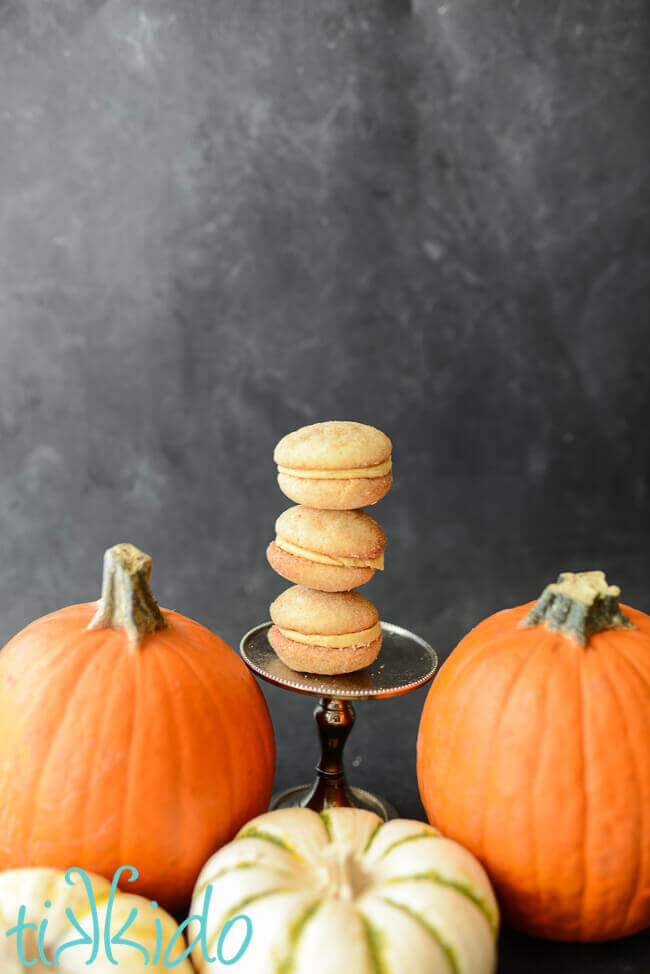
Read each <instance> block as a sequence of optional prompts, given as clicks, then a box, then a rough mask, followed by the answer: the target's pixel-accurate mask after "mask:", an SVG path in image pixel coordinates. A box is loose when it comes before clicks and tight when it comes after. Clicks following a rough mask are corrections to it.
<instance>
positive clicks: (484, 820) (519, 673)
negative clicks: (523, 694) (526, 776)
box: [479, 639, 545, 861]
mask: <svg viewBox="0 0 650 974" xmlns="http://www.w3.org/2000/svg"><path fill="white" fill-rule="evenodd" d="M544 648H545V647H544V645H543V641H542V640H541V639H540V640H539V644H538V645H537V646H536V648H535V649H532V650H531V652H530V653H529V654H528V656H525V657H524V658H523V659H522V660H521V665H520V666H519V669H518V670H517V672H516V673H515V675H514V677H513V678H512V680H511V682H510V685H509V686H508V688H507V690H506V692H505V694H504V697H503V700H502V702H501V707H500V710H499V715H498V717H497V721H496V724H495V725H494V727H493V728H491V730H490V733H491V735H492V736H493V737H494V738H495V739H496V740H500V728H501V724H502V722H503V717H504V714H505V712H506V710H507V708H508V704H509V703H510V701H511V699H512V697H513V696H514V692H515V687H516V686H517V683H518V682H519V680H520V679H521V677H522V676H523V674H524V671H525V670H526V667H527V666H528V664H529V663H530V662H531V661H532V660H533V659H534V658H535V656H536V654H537V653H538V652H540V651H543V650H544ZM486 732H487V728H486ZM494 765H495V761H494V753H493V754H492V755H491V760H490V762H489V765H488V777H487V785H486V793H485V800H484V803H483V811H482V821H481V829H480V832H481V843H480V848H481V853H480V857H479V858H481V859H482V860H484V861H487V859H488V857H487V856H486V855H485V850H486V848H487V845H486V832H487V810H488V808H489V806H490V792H491V791H492V787H493V778H494Z"/></svg>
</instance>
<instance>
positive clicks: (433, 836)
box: [377, 832, 438, 862]
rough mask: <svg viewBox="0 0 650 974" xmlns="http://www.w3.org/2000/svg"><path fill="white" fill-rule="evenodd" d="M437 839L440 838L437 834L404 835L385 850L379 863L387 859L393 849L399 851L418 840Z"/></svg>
mask: <svg viewBox="0 0 650 974" xmlns="http://www.w3.org/2000/svg"><path fill="white" fill-rule="evenodd" d="M436 838H438V836H437V835H436V833H435V832H417V833H416V834H415V835H404V836H402V838H401V839H395V841H394V842H391V844H390V845H389V846H387V847H386V848H385V849H384V851H383V852H382V854H381V855H380V856H378V858H377V862H381V860H382V859H385V858H386V856H387V855H388V854H389V852H392V851H393V849H397V847H398V846H401V845H404V844H405V843H406V842H415V840H416V839H436Z"/></svg>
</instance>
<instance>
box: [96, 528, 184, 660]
mask: <svg viewBox="0 0 650 974" xmlns="http://www.w3.org/2000/svg"><path fill="white" fill-rule="evenodd" d="M151 565H152V562H151V558H150V557H149V555H145V554H144V552H142V551H140V550H139V549H138V548H136V547H135V545H132V544H116V545H115V546H114V547H113V548H109V549H108V551H106V553H105V555H104V576H103V578H102V595H101V598H100V600H99V604H98V606H97V612H96V613H95V615H94V617H93V619H92V621H91V623H90V625H89V626H88V628H89V629H123V630H124V632H125V633H126V634H127V635H128V637H129V642H130V644H131V646H139V645H140V643H141V642H142V639H143V637H144V636H145V635H147V633H150V632H156V631H157V630H158V629H164V628H165V627H166V625H167V623H166V621H165V617H164V616H163V614H162V612H161V611H160V607H159V605H158V603H157V602H156V600H155V598H154V597H153V593H152V591H151V588H150V586H149V579H150V578H151Z"/></svg>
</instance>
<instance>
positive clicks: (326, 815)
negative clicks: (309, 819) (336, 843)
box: [318, 812, 334, 842]
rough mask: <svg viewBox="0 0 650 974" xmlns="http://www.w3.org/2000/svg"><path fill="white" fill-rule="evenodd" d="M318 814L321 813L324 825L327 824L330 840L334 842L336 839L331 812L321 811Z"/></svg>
mask: <svg viewBox="0 0 650 974" xmlns="http://www.w3.org/2000/svg"><path fill="white" fill-rule="evenodd" d="M318 814H319V815H320V817H321V819H322V822H323V825H324V826H325V831H326V832H327V837H328V839H329V840H330V842H332V841H333V840H334V829H333V827H332V817H331V815H330V813H329V812H319V813H318Z"/></svg>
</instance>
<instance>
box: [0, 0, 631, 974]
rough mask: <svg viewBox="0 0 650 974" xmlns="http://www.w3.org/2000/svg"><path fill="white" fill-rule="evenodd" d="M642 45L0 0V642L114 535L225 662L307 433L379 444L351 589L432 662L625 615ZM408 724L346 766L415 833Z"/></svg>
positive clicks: (58, 593) (262, 593)
mask: <svg viewBox="0 0 650 974" xmlns="http://www.w3.org/2000/svg"><path fill="white" fill-rule="evenodd" d="M647 43H648V8H647V5H646V4H645V3H644V2H643V0H618V2H617V3H613V2H601V3H594V2H592V0H574V2H572V3H570V4H569V3H566V2H565V0H549V2H547V3H544V4H540V3H539V2H537V0H522V2H519V3H517V2H514V0H512V2H506V0H494V2H491V3H489V4H486V3H481V2H479V0H439V2H434V3H429V2H425V0H415V2H413V3H412V4H409V3H408V2H403V0H402V2H400V0H358V2H357V3H355V4H348V3H343V2H341V0H339V2H332V0H323V2H319V3H315V2H314V3H305V2H298V3H289V4H288V3H286V2H285V3H283V2H280V0H268V2H266V3H261V2H259V0H258V2H252V0H222V2H218V0H174V2H171V0H155V2H154V0H149V2H143V0H110V2H104V3H102V2H101V0H88V2H83V0H57V2H56V3H45V2H42V0H4V2H0V131H1V138H0V193H1V205H0V329H1V333H0V339H1V344H0V354H1V362H2V383H1V384H0V451H1V452H0V458H1V459H0V465H1V481H0V532H1V533H0V538H1V543H2V553H3V558H2V561H1V563H0V566H1V567H0V607H1V609H2V615H1V617H0V639H2V640H4V639H6V638H8V637H9V636H10V635H11V634H12V633H13V632H15V631H16V630H17V629H19V628H20V627H22V626H23V625H24V624H25V623H26V622H27V621H29V620H30V619H32V618H34V617H35V616H38V615H40V614H41V613H44V612H47V611H49V610H51V609H54V608H56V607H58V606H60V605H62V604H65V603H69V602H74V601H80V600H86V599H93V598H95V597H96V596H97V594H98V592H99V572H100V564H101V553H102V551H103V549H104V548H105V547H106V546H108V545H109V544H112V543H114V542H116V541H119V540H131V541H133V542H135V543H137V544H138V545H140V546H141V547H142V548H144V549H145V550H147V551H149V552H150V553H151V554H152V555H153V557H154V583H155V589H156V592H157V594H158V596H159V598H160V599H161V601H162V602H163V604H166V605H168V606H171V607H175V608H180V609H181V610H182V611H183V612H185V613H186V614H187V615H190V616H193V617H195V618H197V619H199V620H201V621H202V622H204V623H206V624H207V625H209V626H211V627H212V628H214V629H215V630H216V631H218V632H219V633H220V634H221V635H223V636H224V637H225V638H226V639H228V640H229V641H230V642H231V644H233V645H236V643H237V641H238V639H239V636H240V635H241V634H242V633H243V632H244V631H245V630H246V629H248V628H250V626H252V625H254V624H255V623H257V622H261V621H263V620H264V619H265V618H266V617H267V606H268V603H269V602H270V601H271V599H272V598H273V597H274V596H275V595H276V594H277V593H278V592H279V591H280V590H281V588H282V582H280V581H278V579H277V578H276V577H274V575H273V573H272V572H271V571H270V570H269V569H268V568H267V567H266V565H265V561H264V548H265V544H266V542H267V541H268V540H269V538H270V537H271V534H272V526H273V520H274V518H275V516H277V514H279V513H280V511H281V510H283V508H284V507H285V506H286V505H287V501H286V500H285V499H283V497H282V495H281V494H280V492H279V491H278V490H277V488H276V487H275V485H274V471H273V465H272V462H271V453H272V449H273V445H274V443H275V441H276V440H277V439H278V438H279V436H280V435H281V434H283V433H285V432H286V431H288V430H290V429H293V428H296V427H298V426H300V425H302V424H304V423H307V422H311V421H314V420H318V419H324V418H354V419H359V420H363V421H369V422H372V423H375V424H376V425H378V426H381V427H382V428H384V429H385V430H386V431H387V432H388V433H389V434H390V435H391V436H392V437H393V439H394V441H395V473H396V481H395V486H394V489H393V491H392V492H391V494H390V495H389V497H388V498H387V499H386V500H385V501H383V502H382V503H381V504H380V505H378V506H377V508H375V509H374V510H373V514H375V515H376V516H377V517H378V518H379V519H380V520H381V522H382V524H383V525H384V527H385V530H386V532H387V534H388V536H389V539H390V542H389V549H388V557H387V570H386V572H385V574H384V575H383V576H381V577H380V578H377V579H376V580H373V582H372V583H371V584H370V585H369V586H368V587H367V593H368V594H369V595H370V597H371V598H373V599H374V600H375V601H376V602H377V603H378V605H379V607H380V611H381V615H382V618H384V619H388V620H390V621H392V622H395V623H397V624H402V625H404V626H407V627H409V628H412V629H414V630H415V631H418V632H420V633H421V634H422V635H423V636H424V637H425V638H427V639H428V640H429V641H430V642H432V644H433V645H434V647H435V648H436V649H437V650H438V651H439V653H440V654H441V656H443V657H444V656H445V655H446V654H447V653H448V652H449V650H450V649H451V648H452V647H453V645H454V644H455V642H456V641H457V640H458V638H459V637H460V636H461V635H462V634H463V632H465V631H466V630H467V629H468V628H469V627H470V626H471V625H472V624H474V623H475V622H477V621H478V620H479V619H480V618H481V617H483V616H485V615H486V614H488V613H489V612H492V611H494V610H495V609H497V608H501V607H503V606H505V605H511V604H516V603H519V602H522V601H524V600H527V599H530V598H533V597H534V596H535V595H537V594H538V592H539V591H540V590H541V588H542V587H543V585H544V584H545V583H546V582H547V581H549V580H550V579H552V578H554V576H555V575H556V574H557V573H558V572H559V571H560V570H562V569H583V568H603V569H605V570H607V572H608V575H609V577H610V580H612V581H615V582H618V583H619V584H620V585H621V586H622V587H623V590H624V597H625V598H627V600H628V601H629V602H630V603H631V604H633V605H637V606H638V607H639V608H643V609H646V610H647V609H648V608H650V602H649V601H648V581H649V580H650V555H649V552H648V544H647V538H648V528H649V526H650V525H649V518H648V466H649V455H648V435H647V416H648V406H649V403H648V381H647V366H648V354H647V352H648V327H647V318H648V279H649V277H650V275H649V274H648V271H649V263H650V261H649V258H648V219H647V217H648V209H649V207H648V169H647V164H646V158H647V149H648V137H647V119H648V77H647ZM268 698H269V701H270V703H271V708H272V711H273V718H274V721H275V726H276V730H277V734H278V739H279V766H278V782H277V783H278V787H283V786H286V785H289V784H292V783H294V781H295V780H297V779H298V780H301V779H306V778H307V777H309V775H310V767H311V763H312V761H313V757H314V742H313V741H312V740H311V739H310V737H309V735H308V734H306V733H305V722H307V721H309V719H310V718H309V711H310V704H309V702H308V701H307V700H305V699H301V698H299V697H292V696H290V695H289V694H287V693H283V692H282V691H277V692H269V694H268ZM422 701H423V694H422V693H416V694H413V695H411V696H409V697H407V698H405V699H403V700H396V701H385V702H378V703H372V704H361V705H359V707H358V714H359V720H358V724H357V727H356V728H355V731H354V735H353V738H352V739H351V741H350V745H349V748H350V757H351V758H353V759H354V760H356V762H357V764H358V767H356V769H355V780H356V782H357V783H358V784H360V785H365V786H368V787H371V788H375V789H376V790H379V791H381V792H383V793H384V794H385V795H386V796H387V797H388V798H390V799H392V800H393V801H394V802H395V803H396V804H398V805H399V807H400V809H401V810H402V811H403V812H404V813H405V814H409V815H417V814H421V806H420V805H419V801H418V797H417V789H416V784H415V777H414V743H415V734H416V728H417V722H418V716H419V710H420V707H421V704H422ZM612 949H613V950H616V949H618V950H620V951H621V953H620V954H616V953H614V954H611V953H610V954H606V953H604V952H603V953H602V954H598V955H592V954H589V955H587V954H585V955H584V956H585V957H587V956H589V957H592V956H598V957H602V958H606V957H618V958H619V959H620V958H623V959H622V960H620V964H619V966H618V967H614V966H610V967H609V968H607V967H601V968H598V967H597V966H596V962H595V961H594V962H593V964H594V966H593V968H592V969H593V970H601V969H602V970H606V969H609V970H620V971H626V972H630V974H631V972H636V971H640V970H641V964H640V961H639V950H640V948H639V947H638V945H636V944H633V945H632V946H631V947H629V948H628V947H624V946H622V947H620V948H612ZM512 950H514V951H515V953H514V954H512V953H511V952H510V953H509V952H508V951H507V950H506V952H505V954H504V956H505V958H506V960H505V962H504V965H503V969H504V970H520V969H521V961H519V962H518V961H517V960H516V959H515V960H513V959H512V957H515V958H516V957H517V956H520V955H517V954H516V950H517V948H516V947H513V948H512ZM626 951H627V953H626ZM521 956H523V955H521ZM540 956H545V957H546V956H548V957H552V958H553V959H552V961H549V963H548V965H547V967H546V968H545V967H540V968H538V969H539V970H543V969H548V968H549V967H550V966H553V967H557V968H558V970H576V969H577V967H576V963H577V962H575V963H574V960H573V958H574V957H576V956H583V955H575V954H572V953H567V954H564V955H561V954H552V955H551V954H543V953H542V954H541V955H540ZM559 957H565V958H570V959H568V960H566V966H565V967H562V963H564V961H561V960H558V959H557V958H559ZM508 958H511V959H510V960H508ZM533 963H534V962H533V961H530V960H529V959H527V960H526V964H527V965H528V966H530V965H531V964H533ZM589 963H590V964H591V963H592V961H589ZM598 963H600V961H598ZM616 963H618V961H616ZM518 964H519V966H518ZM571 965H573V966H571ZM530 969H531V970H532V969H533V967H532V966H530Z"/></svg>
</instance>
